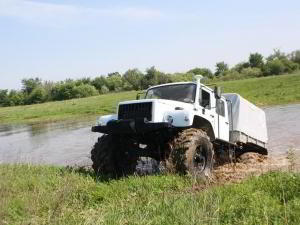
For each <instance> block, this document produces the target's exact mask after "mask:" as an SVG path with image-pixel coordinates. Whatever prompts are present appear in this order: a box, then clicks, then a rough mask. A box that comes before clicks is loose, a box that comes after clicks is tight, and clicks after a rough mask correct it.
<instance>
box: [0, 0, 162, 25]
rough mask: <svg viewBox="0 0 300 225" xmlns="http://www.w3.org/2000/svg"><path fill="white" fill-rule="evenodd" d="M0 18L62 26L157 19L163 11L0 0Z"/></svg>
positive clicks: (23, 0) (24, 0) (25, 0)
mask: <svg viewBox="0 0 300 225" xmlns="http://www.w3.org/2000/svg"><path fill="white" fill-rule="evenodd" d="M0 16H6V17H14V18H18V19H20V20H21V21H26V22H31V23H36V24H41V25H50V26H60V25H66V24H76V23H77V22H88V21H90V19H92V18H99V17H103V18H105V17H109V18H119V19H145V20H148V19H157V18H160V17H161V16H162V13H161V11H159V10H155V9H147V8H88V7H82V6H78V5H67V4H53V3H44V2H37V1H28V0H0Z"/></svg>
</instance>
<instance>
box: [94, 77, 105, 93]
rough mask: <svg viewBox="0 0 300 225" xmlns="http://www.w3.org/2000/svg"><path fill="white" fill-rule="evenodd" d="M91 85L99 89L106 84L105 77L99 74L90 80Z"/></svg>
mask: <svg viewBox="0 0 300 225" xmlns="http://www.w3.org/2000/svg"><path fill="white" fill-rule="evenodd" d="M92 85H93V86H94V87H95V88H96V89H97V90H98V91H100V90H101V88H102V87H103V86H104V85H106V78H105V77H104V76H99V77H96V78H95V79H94V80H93V81H92Z"/></svg>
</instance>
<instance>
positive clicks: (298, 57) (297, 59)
mask: <svg viewBox="0 0 300 225" xmlns="http://www.w3.org/2000/svg"><path fill="white" fill-rule="evenodd" d="M288 57H289V59H290V60H291V61H292V62H294V63H298V64H300V50H296V51H293V52H292V53H291V54H289V56H288Z"/></svg>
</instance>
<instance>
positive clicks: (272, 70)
mask: <svg viewBox="0 0 300 225" xmlns="http://www.w3.org/2000/svg"><path fill="white" fill-rule="evenodd" d="M284 69H285V66H284V64H283V63H282V61H281V60H280V59H277V58H276V59H273V60H269V61H267V63H266V64H265V66H264V67H263V72H264V74H265V75H279V74H282V73H283V72H284Z"/></svg>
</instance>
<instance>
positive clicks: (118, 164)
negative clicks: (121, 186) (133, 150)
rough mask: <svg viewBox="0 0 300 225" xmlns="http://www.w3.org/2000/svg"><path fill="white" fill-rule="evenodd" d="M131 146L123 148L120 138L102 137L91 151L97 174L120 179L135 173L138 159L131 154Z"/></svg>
mask: <svg viewBox="0 0 300 225" xmlns="http://www.w3.org/2000/svg"><path fill="white" fill-rule="evenodd" d="M129 147H130V146H127V145H126V146H124V145H123V146H122V145H121V143H120V138H119V137H114V136H113V135H110V134H108V135H106V134H104V135H102V136H101V137H99V138H98V141H97V142H96V143H95V145H94V147H93V149H92V151H91V159H92V161H93V165H92V167H93V169H94V171H95V173H96V174H101V175H107V176H113V177H119V176H123V175H129V174H132V173H134V172H135V169H136V165H137V157H135V156H134V155H132V154H130V153H129V152H128V151H126V150H128V149H125V148H129Z"/></svg>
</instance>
